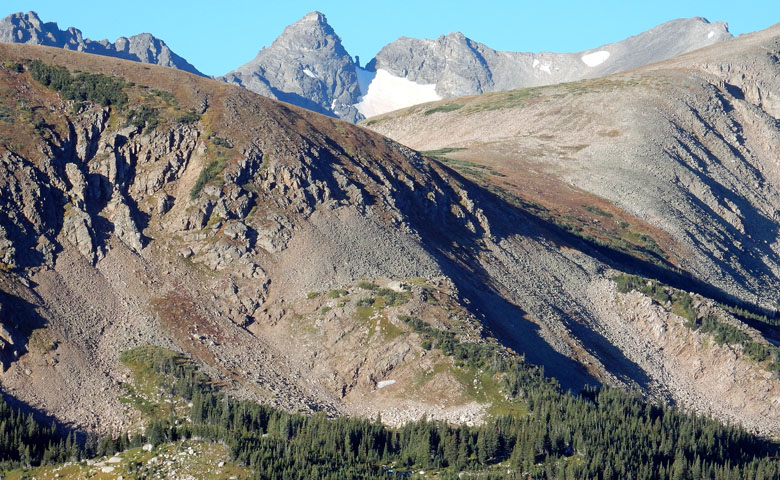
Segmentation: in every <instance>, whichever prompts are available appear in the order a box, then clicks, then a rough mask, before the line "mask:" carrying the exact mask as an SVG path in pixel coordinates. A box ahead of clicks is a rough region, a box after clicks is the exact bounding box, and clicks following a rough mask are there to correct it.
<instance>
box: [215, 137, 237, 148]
mask: <svg viewBox="0 0 780 480" xmlns="http://www.w3.org/2000/svg"><path fill="white" fill-rule="evenodd" d="M211 143H213V144H214V145H216V146H218V147H222V148H233V144H232V143H230V142H229V141H228V140H227V139H225V138H222V137H219V136H217V135H212V136H211Z"/></svg>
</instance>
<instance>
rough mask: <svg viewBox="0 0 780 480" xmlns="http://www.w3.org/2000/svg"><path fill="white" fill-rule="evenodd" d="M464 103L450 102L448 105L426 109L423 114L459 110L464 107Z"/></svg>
mask: <svg viewBox="0 0 780 480" xmlns="http://www.w3.org/2000/svg"><path fill="white" fill-rule="evenodd" d="M462 107H463V105H461V104H460V103H448V104H446V105H439V106H438V107H433V108H431V109H429V110H426V111H424V112H423V115H432V114H434V113H447V112H454V111H455V110H458V109H460V108H462Z"/></svg>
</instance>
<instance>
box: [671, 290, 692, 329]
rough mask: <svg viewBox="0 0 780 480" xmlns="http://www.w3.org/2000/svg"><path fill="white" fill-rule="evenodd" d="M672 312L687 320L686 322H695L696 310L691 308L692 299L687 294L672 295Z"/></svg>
mask: <svg viewBox="0 0 780 480" xmlns="http://www.w3.org/2000/svg"><path fill="white" fill-rule="evenodd" d="M672 298H673V303H672V312H674V313H676V314H677V315H679V316H681V317H683V318H687V319H688V321H691V322H692V321H695V320H696V315H697V312H696V309H695V308H694V306H693V298H691V296H690V295H689V294H688V292H675V294H674V295H673V297H672Z"/></svg>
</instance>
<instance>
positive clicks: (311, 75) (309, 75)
mask: <svg viewBox="0 0 780 480" xmlns="http://www.w3.org/2000/svg"><path fill="white" fill-rule="evenodd" d="M303 73H305V74H306V76H307V77H311V78H316V79H317V80H320V76H319V75H317V74H316V73H314V72H312V71H311V70H309V69H308V68H304V69H303Z"/></svg>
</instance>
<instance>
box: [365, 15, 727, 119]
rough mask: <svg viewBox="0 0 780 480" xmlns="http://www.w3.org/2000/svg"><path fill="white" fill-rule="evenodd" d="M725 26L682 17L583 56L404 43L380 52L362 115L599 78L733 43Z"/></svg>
mask: <svg viewBox="0 0 780 480" xmlns="http://www.w3.org/2000/svg"><path fill="white" fill-rule="evenodd" d="M731 38H732V36H731V34H730V33H729V32H728V27H727V25H726V24H725V23H723V22H715V23H710V22H709V21H707V20H706V19H704V18H700V17H696V18H687V19H677V20H672V21H670V22H666V23H663V24H661V25H659V26H657V27H655V28H653V29H651V30H648V31H646V32H643V33H641V34H639V35H636V36H633V37H629V38H627V39H625V40H623V41H620V42H616V43H610V44H607V45H603V46H601V47H597V48H594V49H590V50H585V51H582V52H579V53H548V52H541V53H524V52H503V51H496V50H493V49H491V48H489V47H488V46H486V45H483V44H481V43H478V42H475V41H473V40H471V39H469V38H467V37H465V36H464V35H463V34H462V33H451V34H449V35H446V36H441V37H439V38H438V39H436V40H427V39H414V38H406V37H402V38H400V39H398V40H396V41H395V42H393V43H390V44H388V45H386V46H385V47H383V48H382V50H380V51H379V53H378V54H377V56H376V58H374V59H373V60H372V61H371V62H370V63H369V64H368V65H367V67H366V68H367V70H368V71H370V72H375V75H376V77H375V78H374V79H373V80H372V81H371V82H370V86H369V87H368V91H367V92H366V96H365V97H364V98H363V99H362V101H361V103H360V104H359V105H358V110H360V112H361V113H363V115H364V116H366V117H371V116H374V115H377V114H380V113H385V112H388V111H391V110H395V109H398V108H403V107H407V106H410V105H413V104H416V103H422V102H424V101H435V100H440V99H442V98H448V97H457V96H463V95H475V94H480V93H487V92H496V91H502V90H511V89H515V88H524V87H533V86H541V85H552V84H555V83H564V82H572V81H577V80H582V79H586V78H595V77H602V76H605V75H609V74H611V73H616V72H620V71H624V70H630V69H633V68H637V67H640V66H642V65H647V64H650V63H654V62H658V61H660V60H665V59H667V58H671V57H674V56H677V55H680V54H682V53H685V52H688V51H691V50H695V49H697V48H702V47H705V46H708V45H712V44H715V43H719V42H723V41H726V40H729V39H731Z"/></svg>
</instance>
